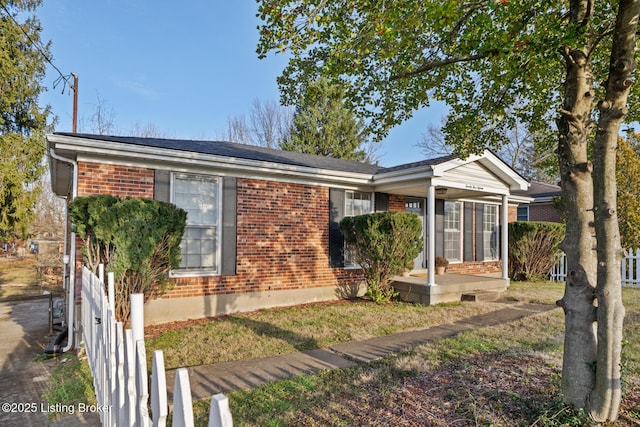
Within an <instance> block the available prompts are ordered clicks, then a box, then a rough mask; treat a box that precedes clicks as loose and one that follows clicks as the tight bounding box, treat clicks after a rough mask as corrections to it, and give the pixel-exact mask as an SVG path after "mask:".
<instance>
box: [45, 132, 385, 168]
mask: <svg viewBox="0 0 640 427" xmlns="http://www.w3.org/2000/svg"><path fill="white" fill-rule="evenodd" d="M55 134H56V135H63V136H71V137H77V138H86V139H94V140H98V141H105V142H112V143H115V144H132V145H140V146H145V147H155V148H161V149H169V150H180V151H189V152H193V153H200V154H211V155H217V156H225V157H234V158H238V159H246V160H256V161H262V162H273V163H280V164H285V165H291V166H303V167H310V168H316V169H326V170H335V171H341V172H353V173H363V174H371V175H373V174H375V173H377V172H379V171H381V170H384V168H383V167H381V166H377V165H371V164H368V163H363V162H354V161H350V160H343V159H336V158H332V157H323V156H314V155H311V154H301V153H294V152H291V151H282V150H275V149H270V148H265V147H258V146H253V145H246V144H237V143H233V142H225V141H196V140H183V139H164V138H140V137H132V136H111V135H92V134H82V133H68V132H56V133H55ZM114 148H115V147H114Z"/></svg>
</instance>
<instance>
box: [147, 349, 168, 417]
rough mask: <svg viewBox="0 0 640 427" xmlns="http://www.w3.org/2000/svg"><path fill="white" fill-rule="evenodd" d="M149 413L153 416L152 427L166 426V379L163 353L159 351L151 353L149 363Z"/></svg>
mask: <svg viewBox="0 0 640 427" xmlns="http://www.w3.org/2000/svg"><path fill="white" fill-rule="evenodd" d="M151 364H152V366H151V371H152V372H151V413H152V414H153V427H165V426H166V425H167V415H168V414H167V413H168V412H169V411H168V406H169V405H168V403H167V377H166V374H165V372H164V353H162V351H160V350H156V351H154V352H153V359H152V362H151Z"/></svg>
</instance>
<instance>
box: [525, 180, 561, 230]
mask: <svg viewBox="0 0 640 427" xmlns="http://www.w3.org/2000/svg"><path fill="white" fill-rule="evenodd" d="M515 194H516V195H519V196H524V197H530V198H531V201H530V202H529V203H526V204H522V205H520V206H518V218H517V219H518V221H548V222H562V212H561V211H560V210H559V209H558V208H557V207H556V204H555V203H556V199H557V198H558V197H560V196H562V188H560V186H558V185H553V184H546V183H544V182H537V181H531V182H530V183H529V189H528V190H526V191H522V192H515Z"/></svg>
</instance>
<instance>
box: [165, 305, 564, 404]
mask: <svg viewBox="0 0 640 427" xmlns="http://www.w3.org/2000/svg"><path fill="white" fill-rule="evenodd" d="M496 306H497V307H502V308H499V309H497V310H496V311H492V312H490V313H487V314H483V315H479V316H473V317H470V318H466V319H463V320H460V321H457V322H455V323H450V324H446V325H439V326H434V327H431V328H427V329H421V330H415V331H409V332H403V333H399V334H394V335H388V336H384V337H378V338H371V339H368V340H364V341H354V342H346V343H340V344H335V345H332V346H330V347H329V348H327V349H318V350H308V351H301V352H298V353H289V354H283V355H280V356H270V357H263V358H259V359H251V360H241V361H237V362H225V363H217V364H213V365H203V366H194V367H191V368H188V371H189V381H190V383H191V394H192V398H193V399H194V400H198V399H203V398H206V397H210V396H212V395H214V394H217V393H226V392H228V391H232V390H241V389H248V388H252V387H256V386H259V385H262V384H266V383H268V382H271V381H277V380H281V379H285V378H289V377H291V376H295V375H301V374H312V373H316V372H320V371H323V370H326V369H343V368H349V367H352V366H356V365H357V364H359V363H368V362H373V361H376V360H379V359H381V358H383V357H385V356H388V355H391V354H395V353H401V352H404V351H408V350H410V349H411V348H413V347H414V346H416V345H418V344H422V343H425V342H429V341H434V340H437V339H440V338H445V337H452V336H454V335H456V334H459V333H461V332H464V331H467V330H471V329H475V328H480V327H484V326H492V325H498V324H501V323H506V322H510V321H513V320H517V319H522V318H523V317H526V316H530V315H532V314H535V313H541V312H545V311H549V310H553V309H554V308H556V307H555V306H552V305H543V304H527V303H517V304H513V305H509V306H506V307H505V304H500V305H498V304H496ZM174 379H175V372H174V371H168V372H167V383H168V384H167V385H168V388H169V391H170V393H171V392H172V391H173V382H174Z"/></svg>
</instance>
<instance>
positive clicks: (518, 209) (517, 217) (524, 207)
mask: <svg viewBox="0 0 640 427" xmlns="http://www.w3.org/2000/svg"><path fill="white" fill-rule="evenodd" d="M520 209H526V210H527V218H526V219H520V218H521V217H522V216H524V215H520ZM516 220H518V221H529V205H524V206H518V208H517V211H516Z"/></svg>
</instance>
